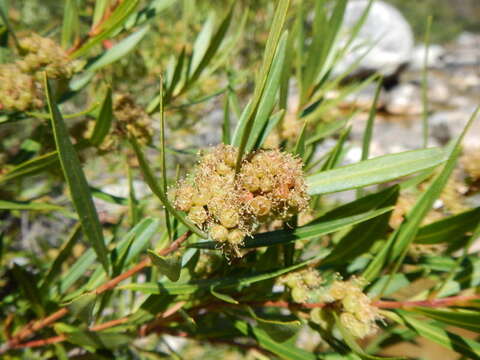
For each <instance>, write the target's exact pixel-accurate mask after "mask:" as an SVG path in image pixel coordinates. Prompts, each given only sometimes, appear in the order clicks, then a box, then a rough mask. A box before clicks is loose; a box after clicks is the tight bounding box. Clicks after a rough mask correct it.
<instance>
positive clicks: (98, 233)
mask: <svg viewBox="0 0 480 360" xmlns="http://www.w3.org/2000/svg"><path fill="white" fill-rule="evenodd" d="M45 90H46V94H47V101H48V108H49V111H50V116H51V122H52V128H53V135H54V138H55V144H56V147H57V151H58V155H59V158H60V164H61V165H62V170H63V174H64V176H65V180H66V182H67V184H68V187H69V189H70V196H71V197H72V201H73V204H74V206H75V209H76V210H77V213H78V216H79V219H80V223H81V224H82V227H83V233H84V234H85V237H86V238H87V240H88V241H89V242H90V244H91V245H92V246H93V248H94V249H95V252H96V253H97V255H98V259H99V260H100V262H101V263H102V265H103V267H104V268H105V271H107V272H108V268H109V263H108V250H107V247H106V246H105V241H104V239H103V234H102V227H101V225H100V221H99V220H98V215H97V211H96V210H95V206H94V204H93V201H92V196H91V194H90V189H89V187H88V184H87V180H86V179H85V175H84V174H83V171H82V167H81V165H80V160H79V159H78V155H77V153H76V152H75V149H74V147H73V145H72V143H71V142H70V138H69V134H68V131H67V128H66V126H65V123H64V122H63V118H62V115H61V114H60V111H59V110H58V107H57V105H56V104H55V102H54V100H53V96H52V90H51V87H50V83H49V81H48V79H47V77H46V75H45Z"/></svg>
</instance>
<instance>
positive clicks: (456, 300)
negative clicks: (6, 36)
mask: <svg viewBox="0 0 480 360" xmlns="http://www.w3.org/2000/svg"><path fill="white" fill-rule="evenodd" d="M179 239H180V238H179ZM179 239H177V240H176V241H175V242H174V243H172V244H171V245H170V247H168V248H167V249H165V250H164V251H162V253H164V252H166V251H167V250H169V249H172V248H178V246H180V243H177V244H175V243H176V242H177V241H178V240H179ZM172 251H174V250H172ZM479 299H480V294H477V295H459V296H451V297H447V298H443V299H432V300H418V301H375V302H373V303H372V305H374V306H376V307H378V308H381V309H400V308H409V307H416V306H424V307H445V306H450V305H466V304H468V302H470V301H473V300H479ZM184 304H185V302H179V303H177V304H175V305H174V306H172V307H171V308H170V309H168V310H167V311H165V312H164V313H162V314H161V315H160V316H158V317H157V319H156V320H154V321H153V322H152V323H150V324H146V325H144V326H142V327H141V328H140V330H139V332H138V334H139V336H146V335H148V334H151V333H152V332H156V333H167V334H172V335H175V336H181V337H188V336H189V334H188V333H186V332H181V331H180V332H178V331H175V332H173V331H172V330H171V329H168V328H166V327H164V326H162V325H164V323H165V322H167V323H168V322H169V321H174V320H176V319H177V317H174V316H172V315H174V314H175V313H176V312H177V311H178V310H179V309H180V308H181V307H182V306H183V305H184ZM244 305H250V306H261V307H278V308H302V309H314V308H322V307H325V306H326V305H328V304H326V303H312V304H309V303H305V304H295V303H289V302H287V301H263V302H248V303H241V304H230V303H226V302H221V303H220V302H219V303H210V304H207V305H204V306H198V307H195V308H192V309H190V311H191V310H201V309H218V308H221V307H225V306H244ZM61 310H63V309H61ZM54 315H55V314H52V315H51V316H49V317H48V318H45V319H44V320H43V323H42V324H41V325H43V326H46V325H47V322H49V323H51V322H53V321H55V320H56V319H58V315H57V316H54ZM168 317H170V319H168V320H167V318H168ZM127 321H128V317H124V318H120V319H115V320H111V321H107V322H105V323H102V324H98V325H94V326H92V327H90V328H89V329H90V331H101V330H105V329H108V328H111V327H114V326H117V325H121V324H123V323H125V322H127ZM38 326H39V325H36V326H34V327H32V329H34V328H38ZM17 336H18V335H17ZM65 340H66V337H65V336H63V335H60V336H54V337H51V338H47V339H40V340H33V341H29V342H26V343H21V344H20V343H16V344H13V345H11V346H10V347H9V348H12V349H18V348H27V347H30V348H31V347H40V346H45V345H49V344H54V343H58V342H62V341H65ZM208 341H210V340H208ZM211 342H222V340H218V341H217V340H212V341H211ZM233 344H237V343H232V345H233ZM237 345H238V344H237Z"/></svg>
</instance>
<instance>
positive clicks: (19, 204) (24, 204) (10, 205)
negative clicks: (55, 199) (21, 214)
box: [0, 200, 76, 218]
mask: <svg viewBox="0 0 480 360" xmlns="http://www.w3.org/2000/svg"><path fill="white" fill-rule="evenodd" d="M0 210H27V211H60V212H62V213H64V214H66V215H67V216H68V217H72V218H76V214H72V213H70V212H69V211H68V210H67V209H66V208H64V207H63V206H60V205H55V204H49V203H46V202H40V201H32V202H28V201H7V200H0Z"/></svg>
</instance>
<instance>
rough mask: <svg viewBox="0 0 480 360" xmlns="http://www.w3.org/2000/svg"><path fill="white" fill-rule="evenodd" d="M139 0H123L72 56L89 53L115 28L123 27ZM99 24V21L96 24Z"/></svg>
mask: <svg viewBox="0 0 480 360" xmlns="http://www.w3.org/2000/svg"><path fill="white" fill-rule="evenodd" d="M138 3H139V0H129V1H122V2H120V3H119V5H118V6H117V7H116V8H115V10H114V11H113V12H112V13H111V14H110V16H109V17H108V18H107V19H106V20H105V21H103V22H102V23H101V25H100V26H94V28H95V32H94V34H91V36H90V37H89V39H88V41H86V42H85V43H84V44H83V45H82V46H81V47H80V48H79V49H76V50H75V51H74V52H73V53H72V54H71V55H70V56H71V57H72V58H78V57H80V56H83V55H85V54H87V53H88V51H89V50H90V49H91V48H92V47H93V46H95V45H97V44H99V43H100V42H101V41H103V40H105V39H107V38H108V37H109V36H110V35H111V34H113V32H114V31H115V30H117V29H118V28H119V27H121V26H122V25H123V24H124V23H125V21H126V20H127V19H128V17H129V16H130V15H131V14H132V13H133V11H134V10H135V8H136V7H137V5H138ZM96 25H98V23H97V24H96Z"/></svg>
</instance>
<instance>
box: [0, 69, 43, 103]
mask: <svg viewBox="0 0 480 360" xmlns="http://www.w3.org/2000/svg"><path fill="white" fill-rule="evenodd" d="M42 106H43V101H42V92H41V88H40V85H39V83H38V81H36V80H35V78H34V77H32V76H31V75H28V74H25V73H24V72H22V70H21V69H20V68H19V67H18V66H17V65H16V64H2V65H0V110H7V111H25V110H28V109H37V108H40V107H42Z"/></svg>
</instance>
